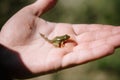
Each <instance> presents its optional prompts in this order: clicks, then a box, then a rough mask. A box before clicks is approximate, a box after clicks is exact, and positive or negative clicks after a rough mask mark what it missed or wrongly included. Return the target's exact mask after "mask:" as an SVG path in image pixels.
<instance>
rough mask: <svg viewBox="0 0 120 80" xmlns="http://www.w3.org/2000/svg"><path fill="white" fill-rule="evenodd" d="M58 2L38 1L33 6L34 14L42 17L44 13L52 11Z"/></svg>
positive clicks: (51, 0)
mask: <svg viewBox="0 0 120 80" xmlns="http://www.w3.org/2000/svg"><path fill="white" fill-rule="evenodd" d="M56 2H57V0H37V1H36V2H35V3H33V4H32V7H33V10H34V14H35V15H37V16H40V15H41V14H43V13H44V12H46V11H48V10H49V9H51V8H52V7H53V6H54V5H55V4H56Z"/></svg>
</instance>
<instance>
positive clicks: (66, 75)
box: [0, 0, 120, 80]
mask: <svg viewBox="0 0 120 80" xmlns="http://www.w3.org/2000/svg"><path fill="white" fill-rule="evenodd" d="M34 1H35V0H0V9H1V10H0V26H1V27H2V26H3V25H4V23H5V22H6V21H7V20H8V19H9V18H10V17H11V16H12V15H13V14H14V13H16V12H17V11H18V10H19V9H21V8H22V7H24V6H26V5H28V4H30V3H32V2H34ZM119 5H120V0H59V1H58V3H57V5H56V6H55V7H54V8H53V9H51V10H50V11H48V12H47V13H46V14H44V15H42V16H41V17H42V18H44V19H45V20H48V21H51V22H64V23H82V24H85V23H87V24H91V23H96V24H110V25H120V8H119ZM1 27H0V28H1ZM119 53H120V49H117V50H116V51H115V54H114V55H111V56H109V57H105V58H103V59H101V60H97V61H94V62H91V63H88V64H85V65H81V66H78V67H75V68H71V69H67V70H64V71H60V72H58V73H54V74H51V75H46V76H42V77H40V78H34V79H29V80H39V79H41V80H91V79H92V80H120V76H119V74H120V61H119V57H120V54H119Z"/></svg>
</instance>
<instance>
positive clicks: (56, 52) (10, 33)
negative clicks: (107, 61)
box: [0, 0, 120, 74]
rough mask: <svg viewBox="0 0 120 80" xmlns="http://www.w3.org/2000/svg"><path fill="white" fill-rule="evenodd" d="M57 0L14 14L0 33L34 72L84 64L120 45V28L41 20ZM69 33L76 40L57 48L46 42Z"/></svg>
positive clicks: (46, 0)
mask: <svg viewBox="0 0 120 80" xmlns="http://www.w3.org/2000/svg"><path fill="white" fill-rule="evenodd" d="M55 3H56V0H37V1H36V2H35V3H33V4H31V5H29V6H27V7H24V8H23V9H21V10H20V11H19V12H17V13H16V14H15V15H14V16H13V17H11V18H10V19H9V20H8V21H7V22H6V23H5V25H4V26H3V27H2V30H1V32H0V43H1V44H3V45H4V46H6V47H8V48H9V49H12V50H13V51H16V52H18V54H19V55H20V58H21V60H22V62H23V63H24V65H25V66H26V67H27V68H28V69H29V70H30V71H31V72H32V73H34V74H44V73H50V72H52V71H56V70H61V69H65V68H68V67H72V66H76V65H81V64H83V63H86V62H90V61H93V60H96V59H99V58H102V57H105V56H107V55H110V54H112V53H113V52H114V50H115V48H117V47H119V46H120V27H119V26H118V27H115V26H111V25H100V24H67V23H55V22H49V21H45V20H43V19H41V18H40V17H39V16H41V15H42V14H44V13H45V12H46V11H48V10H49V9H50V8H52V7H53V5H55ZM39 33H44V35H45V36H47V37H48V38H49V39H53V38H54V37H55V36H58V35H63V34H68V35H69V36H70V38H71V39H73V40H74V41H75V42H77V45H74V43H65V46H64V47H63V48H56V47H54V46H53V45H51V44H50V43H48V42H46V40H44V39H43V37H40V34H39Z"/></svg>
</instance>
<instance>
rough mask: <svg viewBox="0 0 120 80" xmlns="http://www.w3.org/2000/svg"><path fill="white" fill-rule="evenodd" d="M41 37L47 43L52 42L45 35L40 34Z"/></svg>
mask: <svg viewBox="0 0 120 80" xmlns="http://www.w3.org/2000/svg"><path fill="white" fill-rule="evenodd" d="M40 36H41V37H42V38H44V39H45V40H46V41H48V42H50V40H49V39H48V38H47V37H46V36H45V35H44V34H42V33H40Z"/></svg>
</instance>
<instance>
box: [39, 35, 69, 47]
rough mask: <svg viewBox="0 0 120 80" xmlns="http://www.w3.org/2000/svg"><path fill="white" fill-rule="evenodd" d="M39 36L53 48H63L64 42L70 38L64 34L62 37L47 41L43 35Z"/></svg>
mask: <svg viewBox="0 0 120 80" xmlns="http://www.w3.org/2000/svg"><path fill="white" fill-rule="evenodd" d="M40 35H41V36H42V37H43V38H44V39H45V40H46V41H48V42H49V43H51V44H53V45H54V46H55V47H64V45H65V42H66V41H67V40H68V39H69V38H70V36H69V35H67V34H65V35H63V36H56V37H55V38H53V39H52V40H49V39H48V38H47V37H45V35H44V34H41V33H40Z"/></svg>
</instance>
